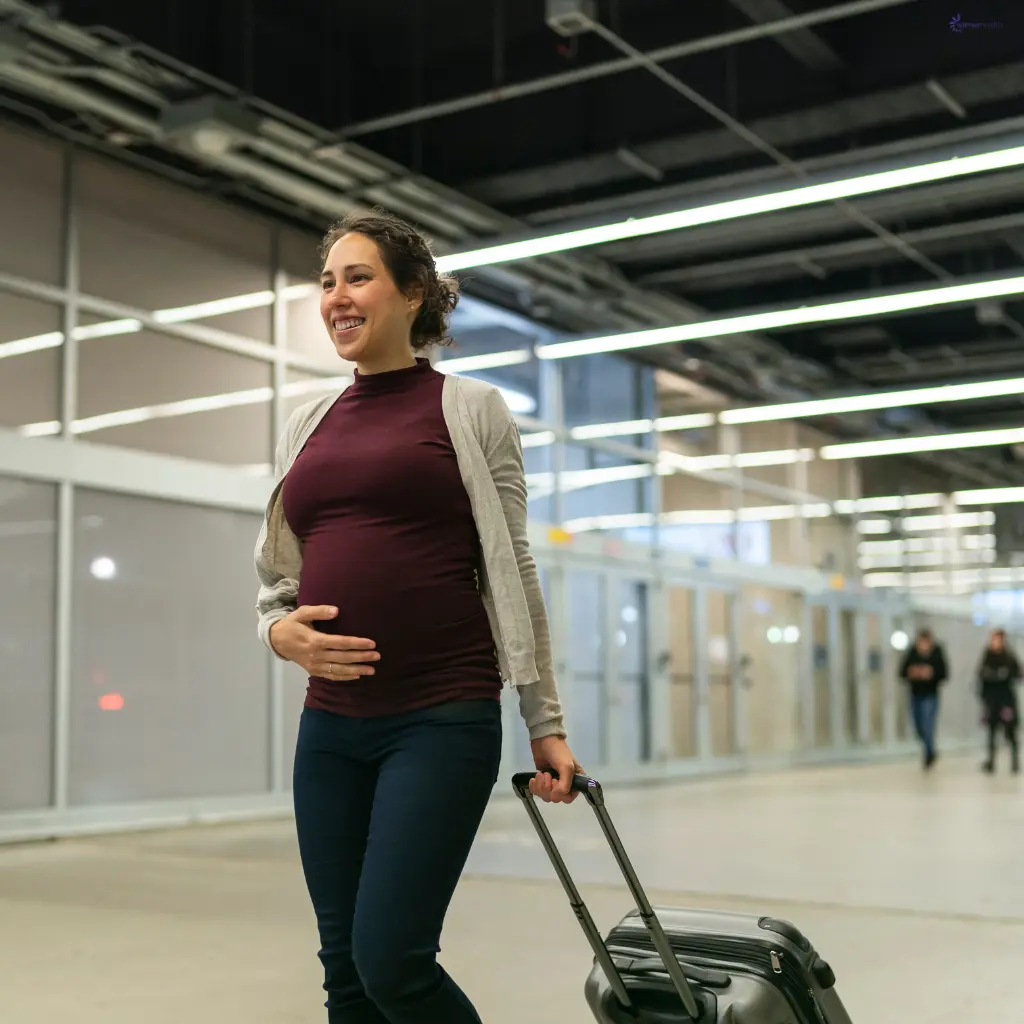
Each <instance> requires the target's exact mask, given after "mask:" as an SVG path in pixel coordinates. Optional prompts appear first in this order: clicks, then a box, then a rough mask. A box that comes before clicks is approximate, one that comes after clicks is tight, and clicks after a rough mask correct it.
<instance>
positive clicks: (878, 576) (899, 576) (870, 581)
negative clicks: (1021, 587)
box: [863, 568, 1022, 589]
mask: <svg viewBox="0 0 1024 1024" xmlns="http://www.w3.org/2000/svg"><path fill="white" fill-rule="evenodd" d="M950 580H952V582H953V583H954V584H959V585H961V586H979V585H980V586H989V585H992V584H1010V585H1013V584H1015V583H1020V582H1021V580H1022V576H1021V574H1020V573H1019V572H1016V571H1015V570H1013V569H1004V568H984V569H953V570H952V571H950V572H943V571H939V572H934V571H932V572H927V571H926V572H907V573H902V572H874V573H868V574H867V575H865V576H864V578H863V583H864V585H865V586H866V587H888V588H891V589H902V588H903V587H905V586H911V587H946V586H947V585H948V583H949V581H950Z"/></svg>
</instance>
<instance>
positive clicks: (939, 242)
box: [636, 213, 1024, 290]
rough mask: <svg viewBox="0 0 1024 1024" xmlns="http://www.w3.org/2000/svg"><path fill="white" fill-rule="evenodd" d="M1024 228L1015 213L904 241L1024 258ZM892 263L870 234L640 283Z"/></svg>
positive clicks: (728, 279)
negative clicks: (998, 247) (977, 244)
mask: <svg viewBox="0 0 1024 1024" xmlns="http://www.w3.org/2000/svg"><path fill="white" fill-rule="evenodd" d="M1022 230H1024V213H1011V214H1005V215H1002V216H998V217H985V218H982V219H977V220H966V221H961V222H957V223H947V224H937V225H935V226H934V227H928V228H921V229H918V230H911V231H902V232H900V237H901V238H903V239H905V240H906V241H908V242H910V244H911V245H914V246H918V247H924V248H926V249H928V251H929V252H932V253H936V252H941V251H942V250H943V248H944V247H945V246H946V245H949V246H953V245H955V244H957V243H963V242H971V241H975V240H981V239H986V238H987V239H988V240H989V241H993V240H994V239H993V237H992V236H997V237H998V238H999V239H1001V240H1002V241H1005V242H1006V244H1008V245H1010V246H1011V247H1012V248H1014V249H1015V250H1016V251H1018V252H1019V253H1020V255H1021V256H1022V257H1024V235H1020V234H1019V233H1020V232H1021V231H1022ZM1015 240H1016V241H1015ZM1018 244H1019V246H1020V248H1019V249H1018V248H1017V245H1018ZM889 259H898V256H897V254H896V253H893V252H892V251H891V250H889V248H888V246H886V244H885V243H884V242H883V241H882V240H881V239H880V238H876V237H874V236H871V237H869V238H851V239H845V240H844V241H841V242H827V243H824V244H821V245H810V246H805V247H801V248H797V249H775V250H772V251H770V252H762V253H758V254H756V255H754V256H739V257H737V258H735V259H725V260H716V261H713V262H709V261H704V260H702V261H700V262H699V263H695V264H692V265H689V266H683V267H670V268H667V269H665V270H658V271H654V272H652V273H648V274H641V275H640V276H639V277H638V278H636V281H637V284H639V285H641V286H645V287H656V286H659V285H665V284H675V285H680V286H684V287H685V286H691V287H695V288H700V289H704V290H707V289H716V288H731V287H734V286H735V285H736V284H738V283H742V284H750V283H754V282H761V281H781V280H786V279H791V278H796V277H803V276H805V275H806V273H807V271H806V269H805V267H804V264H805V263H811V264H814V265H815V266H819V267H823V268H824V269H825V270H826V271H828V270H838V269H847V268H849V267H857V266H864V265H867V264H868V263H870V264H872V265H874V264H876V263H878V262H879V261H880V260H889Z"/></svg>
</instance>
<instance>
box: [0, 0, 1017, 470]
mask: <svg viewBox="0 0 1024 1024" xmlns="http://www.w3.org/2000/svg"><path fill="white" fill-rule="evenodd" d="M580 2H582V0H580ZM595 4H596V6H595V10H596V16H597V20H598V22H599V25H600V29H599V30H597V31H594V30H590V31H584V32H583V33H581V34H579V35H575V36H564V35H561V34H559V33H558V32H556V31H554V30H553V29H552V28H551V27H549V25H548V24H547V23H546V20H545V11H546V4H545V0H429V2H428V0H375V2H374V3H370V4H356V3H345V2H342V0H334V2H331V3H327V2H321V0H316V2H314V0H289V2H288V3H287V4H282V3H280V2H278V0H205V2H203V3H183V2H181V0H149V2H147V3H145V4H126V3H123V2H121V0H61V2H60V3H53V4H50V5H36V6H35V7H30V5H28V4H26V3H24V2H22V0H0V29H2V27H3V25H4V24H7V25H8V26H13V25H15V24H18V25H21V26H22V27H23V28H25V29H26V30H29V31H32V32H37V33H39V32H42V31H43V30H42V28H41V27H40V26H41V24H42V23H41V22H40V21H38V20H37V19H35V16H34V15H33V16H30V15H29V13H28V12H30V11H40V10H42V9H43V7H44V6H45V17H47V18H49V19H50V20H51V21H52V20H54V19H60V21H61V22H63V23H70V24H73V25H76V26H79V27H82V28H85V29H88V30H89V32H90V34H91V35H92V36H93V37H94V38H98V39H100V40H102V41H103V43H104V45H105V49H106V51H108V52H106V53H104V54H97V53H92V54H90V55H89V57H88V59H89V60H90V61H93V62H97V61H101V60H105V59H108V57H109V54H110V53H113V52H115V51H116V52H117V53H118V58H119V59H121V58H122V57H123V58H124V59H125V60H131V61H134V62H135V63H134V64H132V66H131V68H129V67H128V65H127V64H125V65H124V68H123V69H122V71H123V73H124V74H128V72H129V71H130V72H131V74H132V75H137V76H139V80H140V81H145V82H146V85H147V88H150V89H151V90H158V91H159V96H157V97H156V99H153V98H150V99H147V100H146V102H147V103H150V104H151V105H153V106H154V109H155V110H156V112H157V113H159V106H160V103H161V102H164V103H165V104H166V103H167V102H171V103H178V102H182V101H189V100H193V99H195V98H196V97H198V96H201V95H205V94H210V93H213V94H216V95H218V96H220V97H222V98H231V99H233V100H234V101H236V102H238V103H240V104H243V105H246V106H247V108H248V109H258V110H260V111H261V112H262V113H264V114H265V113H266V112H267V111H270V110H273V111H275V112H276V114H277V115H280V117H281V118H282V120H283V121H287V120H288V118H289V117H290V118H292V121H291V122H290V123H291V124H292V125H293V126H297V125H300V122H301V126H302V130H303V131H307V132H308V133H309V134H310V136H314V135H315V136H316V139H317V145H318V146H319V147H320V149H321V150H322V149H324V148H329V147H330V146H331V145H332V144H337V147H338V148H337V150H336V152H337V153H338V154H347V155H348V156H349V157H351V156H352V155H353V154H354V155H355V156H358V157H359V158H360V159H363V160H364V162H365V161H368V162H370V163H374V166H376V167H377V168H378V169H380V168H384V169H385V171H386V173H385V171H382V172H381V173H382V175H384V176H383V177H378V178H377V179H376V183H377V188H378V193H379V191H380V189H381V188H384V187H387V188H390V189H391V192H390V193H389V195H390V199H393V200H394V205H397V206H399V207H401V206H402V203H404V208H400V209H399V212H404V213H406V214H407V215H409V216H413V217H415V218H416V219H418V220H420V222H421V223H424V224H425V225H426V226H427V227H428V228H429V229H430V230H431V231H432V232H433V233H434V234H435V235H436V236H437V237H438V238H439V241H440V244H441V248H445V247H447V248H449V249H450V248H452V247H455V246H458V245H466V244H467V243H468V242H469V241H471V240H473V239H481V238H491V237H501V238H506V237H513V236H516V235H522V234H523V233H524V232H525V233H536V232H538V231H541V230H550V229H551V227H552V226H553V225H558V226H559V227H561V226H563V225H570V224H571V225H575V224H578V223H595V222H601V221H604V220H614V219H621V218H622V217H623V216H629V215H634V214H637V213H640V212H646V211H662V210H670V209H674V208H679V207H684V206H688V205H694V204H698V203H700V202H701V201H704V200H706V199H707V198H708V197H715V198H718V197H721V196H723V195H730V194H744V193H747V194H749V193H752V192H758V191H768V190H771V189H775V188H779V187H780V186H783V185H785V184H789V183H792V182H799V181H800V179H801V176H805V175H808V174H810V175H814V174H820V173H827V174H831V175H836V176H842V175H843V174H844V173H845V172H846V171H847V170H850V171H853V170H854V169H856V170H858V171H859V170H864V169H872V168H878V167H882V166H885V165H886V161H892V160H897V161H912V160H914V159H915V158H919V159H924V158H925V155H926V154H928V155H930V154H934V153H940V152H941V153H945V154H951V153H957V152H963V151H966V150H969V149H970V148H971V147H978V146H984V145H985V144H986V142H988V141H991V140H1002V141H1005V140H1008V139H1016V140H1017V141H1018V143H1019V142H1021V141H1024V45H1022V40H1024V9H1022V8H1021V7H1020V5H1019V3H1018V2H1017V0H1005V2H1000V0H978V2H975V0H969V3H968V5H967V6H965V5H963V4H960V3H959V0H958V2H957V3H955V4H953V3H949V2H943V3H939V2H936V0H858V2H855V3H852V2H846V3H841V2H839V0H715V2H713V3H712V2H702V3H699V4H695V3H685V2H684V0H595ZM801 16H809V17H810V19H811V22H810V23H808V22H807V21H806V19H805V21H803V22H802V23H801V24H802V25H803V27H795V28H791V29H789V30H787V31H779V30H778V28H779V23H780V22H781V23H783V24H790V22H791V21H792V19H794V18H800V17H801ZM40 17H43V15H40ZM957 17H959V22H960V24H958V25H957V26H956V28H957V29H958V30H956V31H954V28H952V27H951V19H954V18H957ZM33 26H34V27H33ZM55 38H56V37H55V36H52V34H51V41H52V40H54V39H55ZM3 42H4V35H3V33H2V31H0V105H2V106H3V107H4V108H5V109H6V112H7V116H10V117H26V116H31V115H32V113H33V112H35V113H38V112H39V111H42V112H44V114H45V117H46V118H47V120H48V124H49V126H50V127H51V128H58V129H60V130H62V131H67V132H70V133H76V134H77V135H79V136H81V135H83V134H84V135H86V136H89V138H90V140H91V141H92V142H93V143H95V144H96V145H97V146H99V147H100V148H102V147H107V148H112V147H113V146H114V145H117V146H119V147H120V149H121V150H122V151H123V152H124V155H125V156H126V157H129V156H132V155H134V156H135V157H136V158H137V159H140V160H141V159H145V160H149V161H151V162H153V163H160V164H163V165H165V166H166V167H167V168H175V169H177V170H179V171H181V172H182V173H185V172H187V173H188V174H189V175H192V176H193V178H194V179H196V180H197V181H199V182H203V183H206V184H207V185H208V186H209V187H215V188H217V189H219V191H221V192H223V193H232V192H233V193H234V196H235V198H236V199H238V200H239V201H244V202H250V203H257V204H264V205H272V206H273V208H274V209H275V212H278V213H281V214H287V215H291V216H294V217H295V218H296V219H305V220H306V221H307V222H310V221H316V222H318V223H319V222H322V220H323V214H324V209H323V208H322V207H320V208H317V207H316V204H315V203H312V202H311V203H305V204H303V203H301V202H294V203H293V202H287V201H283V200H282V198H281V196H276V197H275V196H271V195H270V194H269V193H271V192H272V191H273V190H272V189H270V188H268V187H267V186H266V184H265V180H266V179H265V178H264V179H254V178H253V177H252V176H250V177H249V179H248V180H247V181H246V182H243V183H241V184H239V183H238V182H237V180H236V181H235V185H232V184H231V182H230V181H229V180H228V179H234V178H235V177H236V176H235V175H233V174H228V173H227V172H226V171H225V168H224V167H223V166H221V167H220V168H217V167H216V166H206V167H205V168H199V167H197V166H196V162H195V159H194V157H195V154H194V153H193V154H190V153H187V152H184V151H183V150H182V149H181V148H180V147H178V148H177V149H176V148H175V147H174V146H171V145H168V144H167V143H166V140H163V139H156V138H154V137H146V133H145V132H144V131H140V132H138V133H136V134H135V135H134V137H131V138H130V139H128V140H127V141H126V140H125V139H124V138H121V139H118V140H117V141H116V143H115V142H113V141H112V132H111V129H112V127H114V126H113V124H112V123H111V121H110V120H109V119H104V116H103V112H102V111H97V110H96V109H92V110H91V111H89V112H88V116H87V117H83V115H82V111H81V110H78V111H73V110H69V109H68V108H67V106H66V105H62V101H60V100H59V98H55V96H54V95H51V96H49V97H46V96H44V95H43V94H42V92H41V91H40V90H38V89H36V90H35V92H34V93H33V89H32V85H31V82H30V81H29V80H28V78H27V77H26V76H25V75H24V74H21V75H20V77H19V76H17V75H16V76H14V77H11V76H5V73H4V67H3V63H2V55H3ZM61 45H62V46H65V49H66V48H67V47H69V46H70V44H69V43H66V41H65V43H62V44H61ZM665 48H675V49H676V50H679V49H683V50H686V51H688V52H686V53H685V54H684V55H682V56H677V57H675V58H670V59H665V60H659V61H657V62H655V61H652V60H647V61H646V62H644V61H641V60H640V59H639V58H638V57H637V53H638V52H639V53H640V54H641V55H642V54H643V53H649V52H650V51H657V50H659V49H660V50H664V49H665ZM72 49H73V47H72ZM79 51H81V48H79ZM630 54H632V55H633V59H632V60H630V58H629V55H630ZM33 59H35V58H33ZM75 59H76V60H79V59H85V58H84V57H83V56H82V53H81V52H79V54H78V56H77V57H76V58H75ZM200 73H201V74H200ZM202 76H208V77H205V78H204V77H202ZM108 84H109V83H108ZM122 85H123V83H122ZM27 102H30V105H31V107H32V110H31V111H28V112H26V109H25V106H26V103H27ZM140 102H141V100H140ZM72 106H73V104H72ZM122 127H123V126H122ZM318 152H319V151H318ZM340 159H341V157H340V156H339V161H340ZM295 166H296V167H297V166H298V165H295ZM337 167H338V169H339V171H340V169H341V167H342V165H341V163H340V162H339V163H338V165H337ZM346 173H348V174H350V175H352V174H354V172H353V170H352V167H351V166H348V167H347V168H346ZM349 195H350V196H351V197H352V198H353V199H355V200H362V201H364V202H365V201H366V199H367V198H373V199H374V201H380V200H379V198H374V195H375V193H374V192H373V190H372V189H371V188H370V185H369V184H368V183H367V182H366V181H363V182H361V183H359V187H358V188H355V187H354V188H353V190H352V191H350V193H349ZM428 199H429V202H428ZM271 200H273V202H271ZM389 201H390V200H389ZM455 222H457V224H456V223H455ZM1021 267H1024V170H1021V169H1014V170H1008V171H996V172H991V173H988V174H984V175H976V176H973V177H970V178H964V179H961V180H947V181H939V182H935V183H932V184H928V185H919V186H915V187H914V188H912V189H904V190H899V191H896V192H889V193H881V194H878V195H874V196H870V197H863V198H857V199H855V200H851V201H848V202H842V203H834V204H825V205H818V206H813V207H807V208H803V209H796V210H791V211H787V212H785V213H779V214H769V215H762V216H760V217H757V218H752V219H743V220H736V221H731V222H723V223H719V224H710V225H705V226H702V227H698V228H693V229H688V230H686V231H676V232H670V233H665V234H659V235H652V236H648V237H646V238H640V239H630V240H626V241H620V242H616V243H612V244H607V245H603V246H598V247H593V248H591V249H587V250H581V251H579V252H576V253H571V254H562V255H560V256H557V257H546V258H543V259H539V260H532V261H525V262H524V263H521V264H513V265H507V266H506V267H499V268H492V269H490V270H487V271H481V272H477V271H474V272H473V274H472V275H471V280H470V281H469V282H468V290H469V291H475V292H476V293H477V294H480V295H482V296H483V297H486V298H491V299H495V300H497V301H500V302H502V303H503V304H504V305H507V306H510V307H514V308H517V309H518V310H519V311H521V312H525V313H527V314H529V315H531V316H533V317H535V318H540V319H543V320H546V321H548V322H549V323H551V324H552V325H554V326H557V327H561V328H563V329H569V330H574V331H581V332H595V333H596V332H603V333H607V332H608V331H609V329H623V328H626V329H628V328H629V327H630V326H634V327H638V326H652V325H660V324H664V323H672V322H679V320H688V319H689V320H692V319H696V318H700V317H702V316H704V315H708V314H720V313H724V312H729V311H739V310H747V309H752V308H758V307H772V306H788V305H800V304H803V303H806V302H814V301H818V300H820V299H822V298H826V297H839V296H843V297H847V296H852V295H857V294H859V293H867V292H873V291H880V290H887V289H900V288H913V287H916V286H924V285H929V284H936V283H940V282H950V281H954V280H957V279H962V278H970V277H972V276H975V275H986V274H1004V273H1015V272H1020V268H1021ZM631 355H632V357H633V358H638V359H642V360H644V361H647V362H651V363H655V364H657V365H660V366H663V367H666V368H669V369H671V370H674V371H676V372H677V373H680V374H683V375H686V376H689V377H692V378H694V379H695V380H696V381H697V382H699V383H700V384H702V385H706V386H709V387H713V388H714V389H715V390H716V391H718V392H719V393H722V394H724V395H726V396H729V397H731V398H736V399H739V400H742V401H747V402H749V401H758V400H780V399H786V398H795V397H803V396H806V395H810V394H829V393H839V392H856V391H861V390H870V389H872V388H876V387H877V388H888V387H904V386H914V385H918V384H932V383H938V382H942V381H954V380H955V381H962V380H970V379H978V378H985V377H997V376H1003V377H1005V376H1011V375H1015V374H1021V375H1024V302H1021V301H1007V302H1004V303H1002V304H1001V305H1000V304H995V305H988V306H986V307H985V308H984V309H979V308H975V307H953V308H949V309H945V310H943V311H941V312H940V311H929V312H919V313H916V314H913V315H897V316H886V317H879V318H873V319H870V320H861V321H851V322H846V323H841V324H834V325H831V326H825V327H817V326H816V327H811V328H802V329H788V330H784V331H774V332H772V333H771V334H770V335H769V334H758V335H740V336H732V337H728V338H723V339H718V340H715V341H708V342H693V343H687V344H685V345H679V346H665V347H663V348H659V349H649V350H639V351H636V352H634V353H632V354H631ZM1022 416H1024V410H1022V408H1021V402H1020V400H1019V399H1015V398H1001V399H998V400H992V401H978V402H962V403H957V404H947V405H945V406H930V407H921V408H918V409H915V410H913V411H907V410H904V411H903V412H902V414H901V415H900V416H899V417H895V416H893V415H892V411H891V410H883V412H882V413H879V414H871V415H870V416H867V415H860V416H857V417H843V418H841V419H833V420H830V421H828V422H823V424H822V425H823V426H826V427H827V428H828V429H829V430H830V431H833V432H835V433H837V434H840V435H843V434H847V435H850V436H870V435H879V434H892V433H898V432H901V431H911V432H913V431H920V430H933V429H939V430H942V429H953V430H956V429H975V428H979V427H984V426H989V425H992V426H1003V425H1009V424H1020V423H1021V422H1022ZM927 459H928V461H929V462H930V463H931V464H932V465H933V466H934V467H936V468H938V469H940V470H941V472H942V473H943V474H944V475H946V476H948V477H951V478H952V480H953V482H954V484H955V485H959V484H960V483H963V484H966V485H969V486H974V485H976V484H977V483H978V482H1003V483H1011V482H1012V483H1024V466H1018V465H1017V462H1016V458H1015V456H1014V454H1013V452H1011V451H1009V450H1006V451H1000V450H993V449H985V450H980V451H975V452H972V453H971V454H970V455H969V457H967V456H962V455H959V454H957V453H949V454H942V455H934V456H928V457H927ZM876 461H887V460H876Z"/></svg>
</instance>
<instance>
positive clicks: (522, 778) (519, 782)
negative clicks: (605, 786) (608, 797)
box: [512, 768, 602, 799]
mask: <svg viewBox="0 0 1024 1024" xmlns="http://www.w3.org/2000/svg"><path fill="white" fill-rule="evenodd" d="M539 770H541V769H538V771H539ZM543 771H544V772H545V773H547V774H548V775H550V776H551V777H552V778H553V779H557V778H559V775H558V772H557V771H555V769H554V768H544V769H543ZM536 777H537V772H516V773H515V775H513V776H512V788H513V789H515V791H516V793H518V794H519V796H530V782H531V781H532V780H533V779H535V778H536ZM572 789H574V790H575V791H576V792H577V793H585V794H586V795H587V796H588V797H594V798H596V799H599V798H600V797H601V795H602V790H601V783H600V782H598V781H597V779H592V778H591V777H590V776H589V775H574V776H573V777H572Z"/></svg>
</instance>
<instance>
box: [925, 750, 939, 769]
mask: <svg viewBox="0 0 1024 1024" xmlns="http://www.w3.org/2000/svg"><path fill="white" fill-rule="evenodd" d="M938 759H939V755H938V754H936V753H935V751H932V752H931V753H930V754H925V755H924V766H925V769H926V770H927V769H929V768H931V766H932V765H933V764H935V762H936V761H938Z"/></svg>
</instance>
